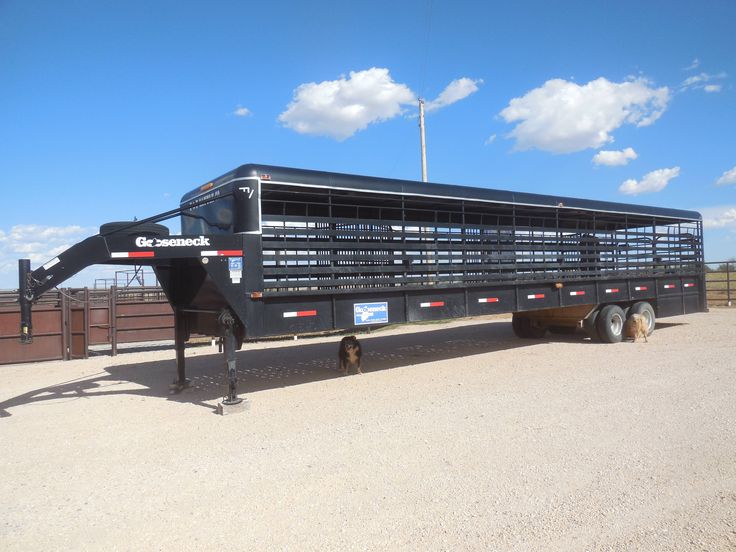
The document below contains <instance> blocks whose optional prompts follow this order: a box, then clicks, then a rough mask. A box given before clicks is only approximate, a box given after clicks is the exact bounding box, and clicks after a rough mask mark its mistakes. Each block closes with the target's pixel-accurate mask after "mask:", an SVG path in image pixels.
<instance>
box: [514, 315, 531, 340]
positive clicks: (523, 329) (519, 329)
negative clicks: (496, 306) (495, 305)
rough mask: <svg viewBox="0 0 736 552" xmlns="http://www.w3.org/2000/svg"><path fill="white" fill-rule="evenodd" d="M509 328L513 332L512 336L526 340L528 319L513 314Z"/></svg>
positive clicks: (527, 336)
mask: <svg viewBox="0 0 736 552" xmlns="http://www.w3.org/2000/svg"><path fill="white" fill-rule="evenodd" d="M511 328H512V329H513V330H514V335H516V337H520V338H522V339H528V338H529V337H531V336H530V335H529V319H528V318H527V317H525V316H519V315H518V314H517V313H514V314H513V316H512V318H511Z"/></svg>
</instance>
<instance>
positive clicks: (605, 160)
mask: <svg viewBox="0 0 736 552" xmlns="http://www.w3.org/2000/svg"><path fill="white" fill-rule="evenodd" d="M637 157H639V156H638V155H637V153H636V152H635V151H634V148H626V149H623V150H601V151H599V152H598V153H596V154H595V155H594V156H593V163H595V164H596V165H606V166H608V167H618V166H622V165H628V163H629V161H632V160H634V159H636V158H637Z"/></svg>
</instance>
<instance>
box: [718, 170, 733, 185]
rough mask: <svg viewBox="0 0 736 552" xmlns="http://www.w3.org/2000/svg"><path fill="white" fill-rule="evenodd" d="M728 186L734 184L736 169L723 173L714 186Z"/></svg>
mask: <svg viewBox="0 0 736 552" xmlns="http://www.w3.org/2000/svg"><path fill="white" fill-rule="evenodd" d="M728 184H736V167H734V168H733V169H730V170H728V171H726V172H724V173H723V174H722V175H721V176H720V177H719V178H718V180H716V186H727V185H728Z"/></svg>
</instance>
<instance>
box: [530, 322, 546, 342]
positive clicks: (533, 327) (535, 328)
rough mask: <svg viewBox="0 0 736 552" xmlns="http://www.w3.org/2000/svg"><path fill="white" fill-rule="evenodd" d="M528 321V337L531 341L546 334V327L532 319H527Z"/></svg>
mask: <svg viewBox="0 0 736 552" xmlns="http://www.w3.org/2000/svg"><path fill="white" fill-rule="evenodd" d="M527 320H528V321H529V326H528V328H529V337H531V338H532V339H541V338H543V337H544V334H546V333H547V326H545V325H544V324H542V323H541V322H539V321H538V320H534V319H533V318H527Z"/></svg>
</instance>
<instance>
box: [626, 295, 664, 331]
mask: <svg viewBox="0 0 736 552" xmlns="http://www.w3.org/2000/svg"><path fill="white" fill-rule="evenodd" d="M632 314H641V315H642V316H643V317H644V318H645V319H646V321H647V324H648V327H647V337H649V336H650V335H652V332H653V331H654V326H655V325H656V324H657V320H656V318H655V316H654V308H653V307H652V305H650V304H649V303H647V302H646V301H640V302H638V303H634V305H633V306H632V307H631V308H630V309H629V312H628V316H631V315H632Z"/></svg>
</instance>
